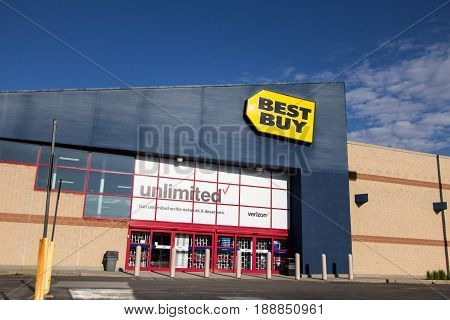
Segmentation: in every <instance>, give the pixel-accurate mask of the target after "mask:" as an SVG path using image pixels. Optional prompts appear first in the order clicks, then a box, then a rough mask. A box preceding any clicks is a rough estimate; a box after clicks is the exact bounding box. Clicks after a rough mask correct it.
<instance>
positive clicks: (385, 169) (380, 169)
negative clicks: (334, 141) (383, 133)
mask: <svg viewBox="0 0 450 320" xmlns="http://www.w3.org/2000/svg"><path fill="white" fill-rule="evenodd" d="M347 145H348V166H349V170H350V171H356V172H361V173H366V174H374V175H380V176H388V177H394V178H404V179H412V180H420V181H427V182H437V181H438V178H437V177H438V176H437V165H436V156H435V155H433V154H427V153H419V152H412V151H407V150H400V149H393V148H385V147H380V146H373V145H366V144H360V143H355V142H349V143H348V144H347ZM441 167H442V168H441V175H442V176H443V183H450V174H449V172H450V158H448V157H441ZM444 172H445V173H446V174H444Z"/></svg>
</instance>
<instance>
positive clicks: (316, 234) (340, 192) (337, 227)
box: [292, 171, 352, 274]
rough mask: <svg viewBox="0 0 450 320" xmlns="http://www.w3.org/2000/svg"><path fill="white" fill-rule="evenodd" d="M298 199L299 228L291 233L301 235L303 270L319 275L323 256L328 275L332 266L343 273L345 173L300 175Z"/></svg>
mask: <svg viewBox="0 0 450 320" xmlns="http://www.w3.org/2000/svg"><path fill="white" fill-rule="evenodd" d="M292 197H298V194H296V195H292ZM300 197H301V212H300V214H301V222H302V226H301V230H299V229H297V230H292V232H301V248H302V249H301V251H302V265H303V270H304V271H306V270H307V269H309V272H310V273H312V274H318V273H321V272H322V271H321V270H322V264H321V254H322V253H324V254H326V255H327V270H328V273H332V271H333V264H335V266H336V271H337V272H338V273H347V272H348V254H349V253H351V252H352V247H351V227H350V204H349V190H348V174H345V173H340V172H331V171H313V172H312V173H311V174H308V175H302V176H301V193H300ZM307 265H308V267H307Z"/></svg>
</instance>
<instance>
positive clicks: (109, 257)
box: [103, 251, 119, 272]
mask: <svg viewBox="0 0 450 320" xmlns="http://www.w3.org/2000/svg"><path fill="white" fill-rule="evenodd" d="M117 260H119V252H118V251H106V252H105V254H104V256H103V270H105V271H109V272H114V271H116V264H117Z"/></svg>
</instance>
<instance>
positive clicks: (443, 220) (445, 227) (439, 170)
mask: <svg viewBox="0 0 450 320" xmlns="http://www.w3.org/2000/svg"><path fill="white" fill-rule="evenodd" d="M436 161H437V170H438V171H437V173H438V181H439V198H440V201H441V203H442V202H444V195H443V194H442V178H441V164H440V161H439V155H436ZM441 214H442V215H441V219H442V231H443V234H444V251H445V267H446V269H447V277H450V264H449V258H448V240H447V225H446V222H445V210H442V211H441Z"/></svg>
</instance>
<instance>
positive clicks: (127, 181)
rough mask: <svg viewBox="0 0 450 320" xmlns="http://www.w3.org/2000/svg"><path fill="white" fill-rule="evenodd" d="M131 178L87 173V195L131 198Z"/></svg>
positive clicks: (103, 173)
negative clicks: (101, 194)
mask: <svg viewBox="0 0 450 320" xmlns="http://www.w3.org/2000/svg"><path fill="white" fill-rule="evenodd" d="M132 181H133V176H132V175H129V174H115V173H107V172H97V171H92V172H90V173H89V184H88V192H89V193H104V194H117V195H124V196H131V185H132Z"/></svg>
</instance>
